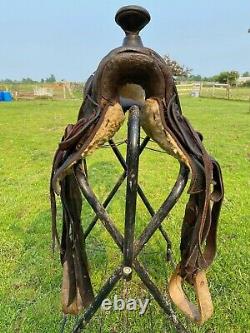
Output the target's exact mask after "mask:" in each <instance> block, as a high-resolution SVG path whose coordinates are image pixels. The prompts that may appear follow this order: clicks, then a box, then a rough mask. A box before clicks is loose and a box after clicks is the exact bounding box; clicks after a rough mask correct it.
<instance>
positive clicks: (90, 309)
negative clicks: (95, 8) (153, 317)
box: [50, 6, 223, 333]
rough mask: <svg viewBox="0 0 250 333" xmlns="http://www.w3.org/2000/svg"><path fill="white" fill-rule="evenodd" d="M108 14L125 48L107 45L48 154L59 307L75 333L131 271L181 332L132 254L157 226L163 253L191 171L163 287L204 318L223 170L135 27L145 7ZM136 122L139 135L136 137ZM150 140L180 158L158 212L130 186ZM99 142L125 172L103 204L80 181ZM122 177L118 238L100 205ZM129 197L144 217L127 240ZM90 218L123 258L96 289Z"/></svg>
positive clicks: (209, 309) (194, 316) (131, 214)
mask: <svg viewBox="0 0 250 333" xmlns="http://www.w3.org/2000/svg"><path fill="white" fill-rule="evenodd" d="M115 19H116V22H117V23H118V25H120V26H121V27H122V29H123V30H124V31H125V33H126V37H125V38H124V41H123V45H122V47H120V48H117V49H114V50H113V51H111V52H110V53H109V54H108V55H107V56H106V57H105V58H104V59H103V60H102V61H101V63H100V65H99V66H98V68H97V71H96V72H95V73H94V75H92V76H91V77H90V78H89V80H88V81H87V83H86V85H85V98H84V101H83V104H82V106H81V108H80V112H79V115H78V121H77V123H76V124H75V125H72V124H70V125H68V126H67V127H66V130H65V133H64V136H63V138H62V141H61V143H60V144H59V147H58V149H57V151H56V153H55V157H54V161H53V167H52V174H51V186H50V193H51V208H52V233H53V240H54V242H55V240H57V242H58V244H59V246H60V250H61V262H62V266H63V283H62V305H63V312H64V313H65V314H68V313H70V314H79V313H80V312H81V313H82V315H81V317H80V319H79V320H78V323H77V325H76V326H75V328H74V330H73V332H74V333H78V332H80V331H81V330H82V329H84V328H85V326H86V325H87V323H88V322H89V321H90V320H91V318H92V317H93V316H94V314H95V313H96V311H97V310H98V309H99V308H100V306H101V305H102V302H103V300H104V299H105V298H107V296H108V295H109V294H110V292H111V291H112V290H113V289H114V287H115V285H116V284H117V282H118V281H119V280H121V279H125V280H126V281H129V280H131V279H132V274H133V271H134V272H136V273H137V275H138V276H139V278H140V279H141V281H142V283H143V284H144V285H145V286H146V288H147V289H148V291H149V292H150V293H151V295H152V296H153V298H154V299H155V300H156V302H157V303H158V304H159V306H160V307H161V308H162V309H163V311H164V312H165V314H166V315H167V316H168V318H169V320H170V321H171V323H172V324H173V326H174V327H175V329H176V331H177V332H187V331H186V329H185V328H184V326H183V325H182V324H181V323H180V321H179V320H178V319H177V316H176V314H175V312H174V311H173V309H172V306H171V303H170V301H169V300H168V298H167V297H166V296H165V295H163V294H162V293H161V291H160V290H159V289H158V287H157V286H156V285H155V284H154V283H153V281H152V280H151V278H150V277H149V274H148V272H147V270H146V269H145V267H144V266H143V265H142V263H141V262H140V261H139V260H138V255H139V254H140V252H141V251H142V249H143V248H144V246H145V244H146V243H147V242H148V241H149V240H150V239H151V237H152V236H153V235H154V233H155V232H156V231H157V230H158V229H159V231H160V232H161V234H162V235H163V237H164V239H165V240H166V243H167V258H168V259H169V258H170V257H171V242H170V239H169V237H168V235H167V233H166V232H165V230H164V229H163V227H162V222H163V220H164V219H165V218H166V217H167V216H168V214H169V212H170V211H171V209H172V208H173V207H174V205H175V204H176V203H177V201H178V199H179V198H180V196H181V194H182V193H183V190H184V188H185V186H186V184H187V182H188V176H189V173H190V174H191V182H190V187H189V190H188V193H189V195H190V197H189V201H188V203H187V205H186V210H185V215H184V220H183V225H182V230H181V243H180V250H181V261H180V263H179V264H178V265H177V267H176V268H175V271H174V273H173V274H172V277H171V278H170V281H169V285H168V293H169V296H170V298H171V300H172V301H173V303H174V304H175V305H176V306H177V308H179V310H181V311H182V312H183V313H184V314H185V315H186V316H187V317H188V318H189V319H191V320H192V321H194V322H196V323H197V324H202V323H203V322H204V321H206V320H207V319H209V318H210V317H211V315H212V313H213V305H212V300H211V296H210V293H209V288H208V284H207V280H206V275H205V269H206V268H207V267H208V266H209V265H210V264H211V263H212V261H213V259H214V256H215V252H216V230H217V224H218V218H219V214H220V208H221V204H222V200H223V183H222V176H221V171H220V167H219V164H218V163H217V162H216V161H215V160H214V159H213V158H212V157H211V156H210V155H209V154H208V153H207V151H206V150H205V148H204V146H203V143H202V135H201V134H200V133H198V132H196V131H195V130H194V129H193V128H192V126H191V125H190V123H189V122H188V120H187V119H186V118H185V117H184V116H183V115H182V112H181V107H180V102H179V99H178V94H177V90H176V87H175V84H174V80H173V78H172V74H171V71H170V69H169V68H168V66H167V65H166V63H165V62H164V60H163V59H162V58H161V57H160V56H159V55H158V54H157V53H155V52H154V51H153V50H151V49H148V48H145V47H144V46H143V44H142V41H141V38H140V36H139V35H138V34H139V31H140V30H141V29H142V28H143V27H144V26H145V25H146V24H147V23H148V22H149V20H150V15H149V13H148V12H147V11H146V10H145V9H143V8H141V7H138V6H126V7H123V8H121V9H120V10H119V11H118V12H117V14H116V18H115ZM138 86H139V87H140V88H143V91H144V93H145V95H144V96H141V94H140V93H138V91H137V88H138ZM131 89H132V90H131ZM126 111H128V113H129V117H128V133H127V140H126V143H127V156H126V161H125V160H124V158H123V156H122V154H121V152H120V151H119V149H118V148H117V145H116V144H115V142H114V141H113V140H112V137H113V136H114V134H115V133H116V132H117V131H118V130H119V128H120V126H121V124H122V122H123V121H124V119H125V115H124V114H125V112H126ZM140 127H142V128H143V130H144V131H145V133H146V135H147V136H146V138H145V139H144V140H143V141H142V143H140ZM150 139H151V140H153V141H154V142H156V143H158V145H159V146H160V147H161V148H162V149H163V150H164V151H165V152H166V153H168V154H170V155H172V156H173V157H175V158H176V159H177V160H178V161H179V163H180V170H179V175H178V178H177V180H176V183H175V184H174V186H173V188H172V190H171V192H170V194H169V195H168V197H167V198H166V200H165V201H164V202H163V203H162V205H161V206H160V208H159V209H158V211H157V212H155V211H154V209H153V208H152V206H151V205H150V203H149V201H148V199H147V197H146V195H145V194H144V192H143V190H142V188H141V187H140V185H139V184H138V164H139V157H140V154H141V153H142V152H143V150H144V149H145V148H146V146H147V143H148V142H149V140H150ZM105 142H108V143H109V145H110V147H111V148H112V150H113V152H114V154H115V156H116V157H117V159H118V161H119V162H120V164H121V165H122V168H123V169H124V172H123V174H122V175H121V177H120V178H119V180H118V181H117V183H116V184H115V186H114V187H113V189H112V191H111V192H110V194H109V195H108V197H107V198H106V200H105V201H104V203H103V204H102V203H100V201H99V200H98V199H97V197H96V196H95V194H94V192H93V190H92V189H91V187H90V185H89V183H88V179H87V163H86V158H87V157H88V156H89V155H90V154H91V153H93V152H94V151H95V150H96V149H97V148H99V147H100V146H102V145H103V144H104V143H105ZM126 177H127V187H126V207H125V225H124V235H122V234H121V233H120V231H119V230H118V228H117V227H116V225H115V223H114V222H113V221H112V219H111V218H110V216H109V214H108V213H107V211H106V210H105V208H106V207H107V206H108V204H109V203H110V201H111V200H112V198H113V197H114V195H115V194H116V192H117V190H118V189H119V187H120V186H121V184H122V183H123V181H124V180H125V178H126ZM55 194H58V195H60V197H61V202H62V207H63V228H62V236H61V242H60V241H59V236H58V233H57V228H56V199H55ZM137 194H138V195H139V196H140V198H141V199H142V201H143V203H144V205H145V206H146V208H147V210H148V212H149V213H150V215H151V220H150V221H149V223H148V224H147V226H146V227H145V229H144V230H143V232H142V234H141V235H140V236H139V238H138V239H136V240H135V236H134V235H135V216H136V200H137ZM82 195H83V196H84V197H85V199H86V200H87V202H88V203H89V205H90V206H91V207H92V209H93V211H94V212H95V214H96V216H95V218H94V219H93V221H92V222H91V223H90V224H89V226H88V228H87V230H85V231H83V229H82V226H81V207H82ZM98 219H99V220H100V221H101V222H102V224H103V226H104V227H105V228H106V230H107V231H108V233H109V234H110V235H111V237H112V239H113V241H114V242H115V243H116V245H117V246H118V248H119V249H120V250H121V251H122V253H123V262H122V263H121V265H120V266H119V267H118V268H117V269H116V270H115V271H114V272H113V274H112V276H110V278H109V279H107V281H106V283H105V284H104V285H103V287H102V288H101V289H100V291H99V292H98V293H97V294H96V295H94V291H93V288H92V284H91V278H90V274H89V270H88V260H87V253H86V249H85V241H86V238H87V237H88V236H89V235H90V233H91V231H92V229H93V228H94V226H95V224H96V222H97V220H98ZM184 282H187V283H189V284H190V285H191V286H192V287H193V288H194V291H195V294H196V300H197V305H195V304H193V303H191V302H190V301H189V300H188V298H187V297H186V295H185V293H184V291H183V289H182V284H183V283H184ZM83 311H84V312H83Z"/></svg>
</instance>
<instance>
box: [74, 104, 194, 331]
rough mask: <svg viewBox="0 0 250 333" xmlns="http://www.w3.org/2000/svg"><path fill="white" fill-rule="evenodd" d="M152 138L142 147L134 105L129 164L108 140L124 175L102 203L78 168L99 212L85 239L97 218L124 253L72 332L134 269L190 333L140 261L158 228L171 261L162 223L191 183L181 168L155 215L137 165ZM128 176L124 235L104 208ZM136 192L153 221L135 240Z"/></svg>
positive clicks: (171, 317) (80, 179)
mask: <svg viewBox="0 0 250 333" xmlns="http://www.w3.org/2000/svg"><path fill="white" fill-rule="evenodd" d="M149 140H150V139H149V137H146V138H145V139H144V140H143V142H142V144H141V145H140V124H139V107H138V106H132V107H131V108H130V109H129V119H128V137H127V157H126V162H125V160H124V159H123V156H122V155H121V153H120V151H119V150H118V148H117V146H116V144H115V143H114V141H113V140H110V141H109V144H110V146H111V148H112V150H113V152H114V154H115V155H116V157H117V159H118V160H119V162H120V163H121V165H122V167H123V169H124V172H123V174H122V175H121V176H120V178H119V179H118V181H117V183H116V184H115V186H114V188H113V189H112V191H111V192H110V193H109V195H108V197H107V199H106V200H105V201H104V203H103V204H101V203H100V202H99V201H98V199H97V197H96V196H95V194H94V192H93V191H92V189H91V187H90V186H89V184H88V181H87V168H86V164H85V167H84V170H85V174H84V173H83V172H82V169H80V168H78V167H76V168H75V175H76V179H77V181H78V184H79V187H80V189H81V192H82V194H83V196H84V197H85V199H86V200H87V201H88V203H89V204H90V206H91V207H92V209H93V210H94V212H95V213H96V216H95V218H94V219H93V220H92V222H91V223H90V225H89V227H88V228H87V230H86V232H85V239H86V238H87V237H88V235H89V234H90V232H91V230H92V229H93V227H94V226H95V224H96V222H97V220H98V219H100V220H101V222H102V223H103V225H104V227H105V228H106V229H107V231H108V232H109V233H110V235H111V236H112V238H113V240H114V242H115V243H116V244H117V246H118V247H119V248H120V250H121V251H122V252H123V263H122V264H121V266H120V267H118V268H117V269H116V270H115V271H114V273H113V274H112V276H111V277H110V278H108V279H107V281H106V283H105V284H104V285H103V287H102V288H101V290H100V291H99V292H98V293H97V295H96V297H95V299H94V301H93V302H92V304H91V305H90V306H89V307H88V308H87V309H86V311H85V312H84V313H83V314H82V316H81V317H80V319H79V320H78V322H77V324H76V325H75V327H74V329H73V333H79V332H81V330H82V329H84V328H85V326H86V325H87V323H88V322H89V321H90V320H91V318H92V317H93V316H94V314H95V313H96V311H97V310H98V309H99V308H100V306H101V304H102V301H103V300H104V299H105V298H106V297H107V296H108V295H109V293H110V292H111V291H112V290H113V288H114V287H115V285H116V283H117V282H118V281H119V280H120V279H121V278H124V279H126V280H129V279H131V278H132V270H133V269H134V271H135V272H136V273H137V274H138V276H139V277H140V279H141V281H142V282H143V283H144V285H145V286H146V287H147V289H148V290H149V292H150V293H151V295H152V296H153V297H154V299H155V300H156V302H157V303H158V304H159V306H160V307H161V308H162V309H163V310H164V312H165V314H166V315H168V318H169V320H170V321H171V323H172V324H173V326H174V327H175V329H176V331H177V332H182V333H184V332H185V333H187V330H186V328H185V327H184V326H183V325H182V324H181V323H180V321H179V320H178V318H177V316H176V314H175V313H174V311H173V309H172V306H171V303H170V302H169V301H168V299H167V298H166V297H165V296H164V295H163V294H162V293H161V291H160V290H159V289H158V288H157V286H156V285H155V284H154V283H153V281H152V280H151V279H150V277H149V275H148V272H147V270H146V269H145V268H144V266H143V265H142V264H141V263H140V262H139V260H138V259H137V256H138V255H139V253H140V252H141V250H142V249H143V247H144V245H145V244H146V243H147V242H148V241H149V240H150V238H151V237H152V236H153V234H154V233H155V232H156V230H157V229H159V230H160V232H161V233H162V235H163V237H164V239H165V240H166V242H167V259H170V258H171V242H170V239H169V237H168V235H167V233H166V232H165V231H164V229H163V227H162V225H161V224H162V222H163V220H164V219H165V218H166V216H167V215H168V214H169V212H170V210H171V209H172V208H173V206H174V205H175V204H176V202H177V201H178V199H179V198H180V196H181V194H182V192H183V190H184V188H185V186H186V183H187V180H188V173H189V172H188V169H187V167H186V166H185V165H183V164H181V165H180V171H179V175H178V178H177V181H176V183H175V185H174V186H173V189H172V191H171V192H170V194H169V195H168V197H167V199H166V200H165V201H164V202H163V204H162V205H161V207H160V208H159V209H158V211H157V212H155V211H154V210H153V208H152V206H151V205H150V203H149V201H148V200H147V198H146V196H145V194H144V192H143V190H142V189H141V187H140V185H139V184H138V165H139V155H140V154H141V153H142V151H143V150H144V148H145V147H146V145H147V143H148V142H149ZM126 177H127V193H126V209H125V226H124V236H123V235H122V234H121V233H120V232H119V230H118V229H117V228H116V226H115V224H114V223H113V221H112V219H111V218H110V217H109V215H108V213H107V211H106V210H105V208H106V207H107V206H108V204H109V203H110V201H111V200H112V198H113V197H114V195H115V194H116V192H117V190H118V189H119V187H120V186H121V184H122V183H123V181H124V180H125V178H126ZM137 193H138V194H139V196H140V197H141V199H142V201H143V203H144V204H145V206H146V208H147V209H148V211H149V213H150V215H151V217H152V218H151V220H150V221H149V223H148V225H147V226H146V227H145V229H144V231H143V232H142V234H141V236H140V237H139V238H138V239H137V240H134V229H135V214H136V198H137Z"/></svg>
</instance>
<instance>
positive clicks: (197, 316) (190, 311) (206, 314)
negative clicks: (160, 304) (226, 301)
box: [168, 265, 213, 325]
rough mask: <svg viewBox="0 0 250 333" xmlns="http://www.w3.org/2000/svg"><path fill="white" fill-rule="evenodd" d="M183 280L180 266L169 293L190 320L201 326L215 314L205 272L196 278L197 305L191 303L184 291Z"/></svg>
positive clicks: (199, 273) (177, 268) (198, 274)
mask: <svg viewBox="0 0 250 333" xmlns="http://www.w3.org/2000/svg"><path fill="white" fill-rule="evenodd" d="M182 282H183V278H182V277H181V275H180V269H179V265H178V266H177V267H176V270H175V272H174V273H173V274H172V276H171V278H170V281H169V284H168V292H169V295H170V298H171V300H172V301H173V302H174V304H175V305H176V306H177V307H178V308H179V309H180V311H182V312H183V313H184V314H185V315H186V316H187V317H188V318H190V319H191V320H192V321H194V322H195V323H196V324H198V325H201V324H203V323H204V322H205V321H207V320H208V319H209V318H210V317H211V316H212V314H213V303H212V299H211V295H210V292H209V287H208V283H207V278H206V273H205V271H199V272H198V273H197V274H195V276H194V286H193V287H194V290H195V294H196V300H197V304H198V306H197V305H195V304H193V303H191V302H190V301H189V300H188V298H187V296H186V294H185V293H184V291H183V289H182Z"/></svg>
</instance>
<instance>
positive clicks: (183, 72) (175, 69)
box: [163, 55, 192, 78]
mask: <svg viewBox="0 0 250 333" xmlns="http://www.w3.org/2000/svg"><path fill="white" fill-rule="evenodd" d="M163 59H164V60H165V62H166V64H167V65H168V66H169V68H170V69H171V71H172V74H173V75H174V76H178V77H181V78H182V77H183V78H187V77H188V75H189V74H190V73H191V71H192V69H190V68H188V67H185V66H183V65H180V64H179V63H178V62H177V61H175V60H173V59H171V58H170V57H169V55H164V56H163Z"/></svg>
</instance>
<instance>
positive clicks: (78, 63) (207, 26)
mask: <svg viewBox="0 0 250 333" xmlns="http://www.w3.org/2000/svg"><path fill="white" fill-rule="evenodd" d="M128 4H137V5H142V6H144V7H145V8H147V9H148V10H149V12H150V14H151V22H150V23H149V25H148V26H147V27H146V28H144V30H143V32H142V34H141V36H142V37H143V42H144V45H145V46H147V47H150V48H153V49H154V50H155V51H157V52H158V53H159V54H161V55H164V54H169V55H170V57H172V58H174V59H176V60H177V61H179V62H180V63H181V64H184V65H186V66H188V67H191V68H192V69H193V74H201V75H207V76H210V75H213V74H216V73H218V72H220V71H222V70H238V71H240V72H244V71H250V33H248V29H249V28H250V0H241V1H239V0H238V1H236V0H219V1H218V0H217V1H215V0H209V1H201V0H188V1H184V0H182V1H181V0H175V1H169V0H161V1H153V0H144V1H133V2H132V3H131V2H130V1H129V2H127V1H125V0H123V1H120V0H116V1H105V0H103V1H97V0H87V1H85V0H32V1H31V0H22V1H21V0H8V1H6V0H0V32H1V38H0V79H5V78H10V79H21V78H23V77H31V78H33V79H36V80H40V79H41V78H44V77H48V76H49V74H50V73H53V74H54V75H55V76H56V78H57V79H58V80H61V79H66V80H72V81H84V80H86V78H87V77H88V76H89V75H90V74H91V73H92V72H93V71H94V70H95V68H96V66H97V65H98V63H99V61H100V60H101V58H102V57H103V56H104V55H105V54H106V53H107V52H108V51H109V50H111V49H112V48H115V47H117V46H119V45H121V42H122V39H123V32H122V30H121V29H120V28H119V27H118V26H117V25H116V24H115V22H114V15H115V13H116V11H117V10H118V9H119V8H120V7H121V6H123V5H128Z"/></svg>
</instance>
